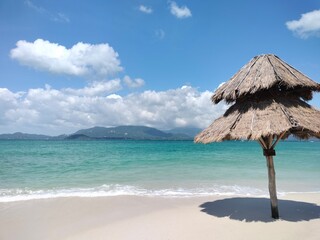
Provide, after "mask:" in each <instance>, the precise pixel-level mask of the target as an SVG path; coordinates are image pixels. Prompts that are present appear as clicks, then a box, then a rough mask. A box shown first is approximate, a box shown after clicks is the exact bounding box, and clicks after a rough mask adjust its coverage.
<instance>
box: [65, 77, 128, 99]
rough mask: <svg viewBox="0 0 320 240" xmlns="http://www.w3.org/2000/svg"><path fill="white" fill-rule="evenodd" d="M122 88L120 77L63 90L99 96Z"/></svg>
mask: <svg viewBox="0 0 320 240" xmlns="http://www.w3.org/2000/svg"><path fill="white" fill-rule="evenodd" d="M121 89H122V86H121V81H120V79H114V80H110V81H103V82H92V83H89V85H88V86H86V87H84V88H80V89H73V88H65V89H62V91H63V92H65V93H69V94H73V95H78V96H101V95H105V94H109V93H111V92H117V91H119V90H121Z"/></svg>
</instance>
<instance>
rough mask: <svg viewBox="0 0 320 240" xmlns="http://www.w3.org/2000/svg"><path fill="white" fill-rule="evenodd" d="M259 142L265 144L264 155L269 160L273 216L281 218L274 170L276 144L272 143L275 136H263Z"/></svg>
mask: <svg viewBox="0 0 320 240" xmlns="http://www.w3.org/2000/svg"><path fill="white" fill-rule="evenodd" d="M259 142H260V143H261V145H262V146H263V155H264V156H265V157H266V160H267V167H268V180H269V194H270V201H271V216H272V217H273V218H275V219H279V210H278V198H277V189H276V172H275V170H274V163H273V156H275V155H276V152H275V150H274V149H273V147H274V146H275V144H276V143H275V144H272V142H273V138H272V137H270V136H269V138H261V139H259Z"/></svg>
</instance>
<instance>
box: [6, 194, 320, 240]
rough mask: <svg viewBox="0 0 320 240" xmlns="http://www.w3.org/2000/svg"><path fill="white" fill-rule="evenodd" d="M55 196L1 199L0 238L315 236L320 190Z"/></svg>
mask: <svg viewBox="0 0 320 240" xmlns="http://www.w3.org/2000/svg"><path fill="white" fill-rule="evenodd" d="M279 210H280V217H281V219H280V220H277V221H274V220H273V219H272V218H271V217H270V206H269V199H268V198H258V197H256V198H255V197H239V196H228V197H226V196H216V197H194V198H163V197H137V196H117V197H96V198H56V199H42V200H29V201H17V202H8V203H0V239H3V240H7V239H34V240H36V239H48V240H49V239H52V240H53V239H70V240H71V239H112V240H117V239H139V240H142V239H161V240H164V239H166V240H167V239H173V240H179V239H181V240H188V239H190V240H191V239H203V240H205V239H319V236H320V228H319V226H320V194H319V193H310V194H290V195H286V196H281V197H280V200H279Z"/></svg>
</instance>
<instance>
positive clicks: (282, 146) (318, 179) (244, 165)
mask: <svg viewBox="0 0 320 240" xmlns="http://www.w3.org/2000/svg"><path fill="white" fill-rule="evenodd" d="M276 153H277V156H275V158H274V161H275V168H276V177H277V190H278V193H279V194H280V195H281V194H285V193H290V192H301V193H302V192H320V142H280V143H279V144H278V146H277V148H276ZM267 187H268V180H267V168H266V160H265V157H264V156H263V154H262V150H261V147H260V145H259V144H258V143H257V142H247V141H245V142H241V141H230V142H222V143H213V144H208V145H203V144H195V143H193V142H192V141H133V140H132V141H131V140H123V141H122V140H110V141H108V140H106V141H23V140H17V141H15V140H4V141H0V202H8V201H19V200H28V199H42V198H54V197H68V196H79V197H99V196H117V195H142V196H164V197H188V196H207V195H215V194H220V195H233V194H239V195H243V194H244V195H248V196H262V195H268V189H267Z"/></svg>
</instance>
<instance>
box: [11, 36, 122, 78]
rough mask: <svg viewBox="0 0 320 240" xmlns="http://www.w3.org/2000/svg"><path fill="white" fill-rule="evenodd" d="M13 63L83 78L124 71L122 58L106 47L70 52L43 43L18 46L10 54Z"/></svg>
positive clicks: (77, 46) (84, 46) (76, 48)
mask: <svg viewBox="0 0 320 240" xmlns="http://www.w3.org/2000/svg"><path fill="white" fill-rule="evenodd" d="M10 56H11V58H12V59H15V60H17V61H18V62H19V63H20V64H22V65H26V66H29V67H32V68H34V69H38V70H42V71H47V72H51V73H55V74H67V75H74V76H81V77H88V78H94V77H107V76H112V75H114V74H115V73H118V72H120V71H121V70H122V67H121V66H120V60H119V59H118V57H119V55H118V53H117V52H115V51H114V50H113V48H112V47H110V46H109V45H108V44H107V43H105V44H96V45H93V44H87V43H82V42H79V43H77V44H75V45H74V46H72V47H71V48H70V49H67V48H66V47H64V46H62V45H59V44H57V43H51V42H49V41H45V40H42V39H37V40H36V41H34V42H27V41H24V40H21V41H18V42H17V47H16V48H14V49H12V50H11V52H10Z"/></svg>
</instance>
